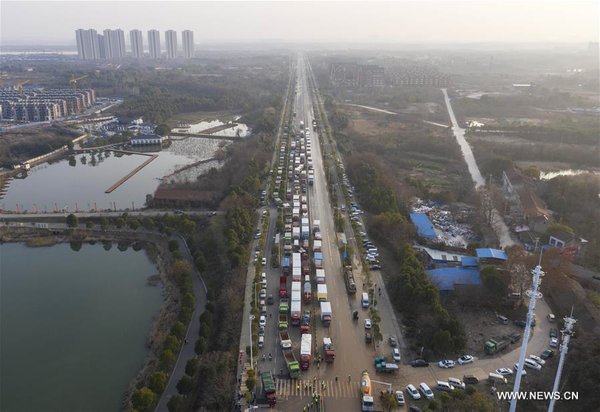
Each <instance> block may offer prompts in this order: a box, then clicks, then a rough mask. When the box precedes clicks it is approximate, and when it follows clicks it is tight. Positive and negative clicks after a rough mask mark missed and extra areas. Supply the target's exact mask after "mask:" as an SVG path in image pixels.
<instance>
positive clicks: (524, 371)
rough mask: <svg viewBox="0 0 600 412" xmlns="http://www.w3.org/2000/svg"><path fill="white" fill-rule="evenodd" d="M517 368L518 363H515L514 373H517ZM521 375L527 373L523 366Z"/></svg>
mask: <svg viewBox="0 0 600 412" xmlns="http://www.w3.org/2000/svg"><path fill="white" fill-rule="evenodd" d="M517 369H519V364H518V363H515V369H514V370H515V373H517ZM521 374H522V375H523V376H525V375H527V371H526V370H525V368H523V372H522V373H521Z"/></svg>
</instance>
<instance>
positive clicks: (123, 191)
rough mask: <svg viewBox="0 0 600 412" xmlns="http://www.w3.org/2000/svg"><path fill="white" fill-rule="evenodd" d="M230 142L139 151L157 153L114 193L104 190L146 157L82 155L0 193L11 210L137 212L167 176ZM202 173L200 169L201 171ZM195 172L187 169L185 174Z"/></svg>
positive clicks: (195, 141) (194, 141) (39, 169)
mask: <svg viewBox="0 0 600 412" xmlns="http://www.w3.org/2000/svg"><path fill="white" fill-rule="evenodd" d="M224 144H225V145H226V144H228V143H227V142H226V141H223V140H218V139H204V138H188V139H183V140H174V141H172V142H171V145H170V146H169V147H168V148H164V149H163V150H157V151H155V152H151V151H149V150H151V149H149V148H141V149H139V150H140V151H143V152H141V153H146V154H150V155H158V156H157V157H156V158H155V159H154V160H153V161H151V162H150V163H149V164H147V165H146V166H145V167H144V168H142V169H141V170H140V171H139V172H138V173H136V174H135V175H133V176H132V177H131V178H130V179H129V180H127V181H126V182H125V183H123V184H122V185H121V186H119V187H118V188H117V189H115V190H114V191H113V192H111V193H105V190H106V189H108V188H109V187H110V186H112V185H113V184H114V183H116V182H117V181H118V180H119V179H121V178H123V177H124V176H126V175H127V174H128V173H129V172H131V171H132V170H133V169H135V168H136V167H137V166H139V165H141V164H142V163H144V162H145V161H146V160H148V158H149V157H148V156H145V155H142V154H139V155H138V154H123V153H119V152H113V151H106V152H100V153H96V154H91V153H85V154H78V155H75V156H73V157H70V158H63V159H60V160H58V161H56V162H53V163H44V164H41V165H39V166H36V167H34V168H32V170H31V171H30V172H29V173H28V175H27V177H25V178H24V179H19V178H13V179H11V180H10V181H9V182H8V184H7V186H6V187H5V193H3V194H0V208H1V209H2V210H11V211H24V210H28V211H38V212H46V211H48V212H52V211H55V210H65V211H75V210H91V209H96V210H104V209H117V210H119V209H126V208H131V209H137V208H141V207H143V206H144V205H145V203H146V195H148V194H153V193H154V191H155V190H156V187H157V186H158V184H159V183H160V179H161V178H162V177H163V176H165V175H170V174H172V173H173V172H175V171H176V170H178V169H179V168H181V167H183V166H186V165H189V164H191V163H194V162H197V161H200V160H206V159H210V158H212V157H214V155H215V153H216V151H217V150H219V148H220V147H222V146H223V145H224ZM200 170H202V169H200ZM191 173H192V171H187V174H186V176H188V178H189V175H190V174H191Z"/></svg>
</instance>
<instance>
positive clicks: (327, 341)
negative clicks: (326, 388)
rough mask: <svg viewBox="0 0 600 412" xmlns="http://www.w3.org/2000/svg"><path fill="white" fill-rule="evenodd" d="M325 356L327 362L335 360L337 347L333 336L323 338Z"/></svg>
mask: <svg viewBox="0 0 600 412" xmlns="http://www.w3.org/2000/svg"><path fill="white" fill-rule="evenodd" d="M323 358H325V362H327V363H333V361H334V360H335V348H334V346H333V342H332V341H331V338H323Z"/></svg>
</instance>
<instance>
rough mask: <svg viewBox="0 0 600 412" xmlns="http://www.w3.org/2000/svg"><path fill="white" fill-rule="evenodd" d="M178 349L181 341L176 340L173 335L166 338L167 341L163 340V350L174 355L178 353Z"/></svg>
mask: <svg viewBox="0 0 600 412" xmlns="http://www.w3.org/2000/svg"><path fill="white" fill-rule="evenodd" d="M180 347H181V341H180V340H179V339H177V337H176V336H174V335H169V336H167V339H165V349H167V350H170V351H171V352H173V353H176V352H178V351H179V348H180Z"/></svg>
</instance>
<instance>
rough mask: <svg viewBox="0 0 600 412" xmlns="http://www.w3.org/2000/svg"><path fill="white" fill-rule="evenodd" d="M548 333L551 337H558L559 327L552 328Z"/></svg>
mask: <svg viewBox="0 0 600 412" xmlns="http://www.w3.org/2000/svg"><path fill="white" fill-rule="evenodd" d="M548 333H549V335H550V337H551V338H558V329H556V328H550V331H549V332H548Z"/></svg>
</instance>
